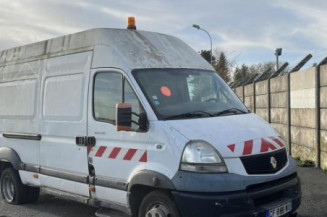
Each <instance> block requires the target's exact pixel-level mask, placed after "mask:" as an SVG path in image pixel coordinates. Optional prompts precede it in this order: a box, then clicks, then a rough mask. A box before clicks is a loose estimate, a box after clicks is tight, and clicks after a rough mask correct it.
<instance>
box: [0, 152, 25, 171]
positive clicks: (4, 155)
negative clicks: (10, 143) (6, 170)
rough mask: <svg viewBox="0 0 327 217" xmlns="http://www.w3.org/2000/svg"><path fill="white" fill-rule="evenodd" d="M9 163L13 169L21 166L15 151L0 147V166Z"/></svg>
mask: <svg viewBox="0 0 327 217" xmlns="http://www.w3.org/2000/svg"><path fill="white" fill-rule="evenodd" d="M8 163H10V164H11V166H12V167H13V168H14V169H15V170H19V169H20V167H21V163H22V161H21V159H20V157H19V155H18V154H17V152H16V151H15V150H13V149H11V148H8V147H0V168H1V167H2V165H5V164H8Z"/></svg>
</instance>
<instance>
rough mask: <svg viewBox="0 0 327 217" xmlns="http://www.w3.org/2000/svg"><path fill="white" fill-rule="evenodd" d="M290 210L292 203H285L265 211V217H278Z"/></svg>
mask: <svg viewBox="0 0 327 217" xmlns="http://www.w3.org/2000/svg"><path fill="white" fill-rule="evenodd" d="M291 210H292V203H291V202H289V203H286V204H284V205H281V206H278V207H275V208H272V209H269V210H267V211H266V217H280V216H282V215H285V214H286V213H288V212H290V211H291Z"/></svg>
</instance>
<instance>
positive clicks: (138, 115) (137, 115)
mask: <svg viewBox="0 0 327 217" xmlns="http://www.w3.org/2000/svg"><path fill="white" fill-rule="evenodd" d="M132 114H133V115H135V116H136V117H140V114H137V113H135V112H132Z"/></svg>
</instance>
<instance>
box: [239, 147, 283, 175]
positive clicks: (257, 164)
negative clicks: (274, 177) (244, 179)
mask: <svg viewBox="0 0 327 217" xmlns="http://www.w3.org/2000/svg"><path fill="white" fill-rule="evenodd" d="M273 157H274V158H275V159H276V162H277V166H276V168H274V167H273V165H272V163H271V161H272V158H273ZM241 161H242V163H243V165H244V168H245V170H246V172H247V173H248V174H272V173H276V172H277V171H279V170H280V169H282V168H283V167H284V166H285V165H286V163H287V153H286V149H282V150H278V151H275V152H270V153H267V154H261V155H254V156H246V157H241Z"/></svg>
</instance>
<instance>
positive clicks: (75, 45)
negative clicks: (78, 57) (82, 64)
mask: <svg viewBox="0 0 327 217" xmlns="http://www.w3.org/2000/svg"><path fill="white" fill-rule="evenodd" d="M98 45H103V46H106V47H108V48H109V49H111V50H112V51H111V52H110V53H111V54H115V55H117V56H119V58H121V60H122V61H123V62H124V63H125V64H126V65H127V66H128V67H129V68H130V69H136V68H196V69H209V70H212V67H211V66H210V64H208V63H207V61H205V60H204V59H203V58H202V57H201V56H200V55H199V54H198V53H196V52H195V51H194V50H193V49H192V48H190V47H189V46H188V45H187V44H186V43H184V42H183V41H181V40H180V39H178V38H176V37H173V36H169V35H164V34H160V33H153V32H147V31H139V30H127V29H110V28H102V29H91V30H87V31H83V32H79V33H75V34H70V35H65V36H61V37H57V38H53V39H49V40H46V41H41V42H37V43H33V44H28V45H25V46H20V47H16V48H12V49H8V50H4V51H0V66H4V65H11V64H13V63H17V62H28V61H34V60H39V59H46V58H49V57H52V56H60V55H67V54H71V53H79V52H84V51H90V50H94V48H95V46H98ZM117 56H115V59H117ZM108 58H110V56H108Z"/></svg>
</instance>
